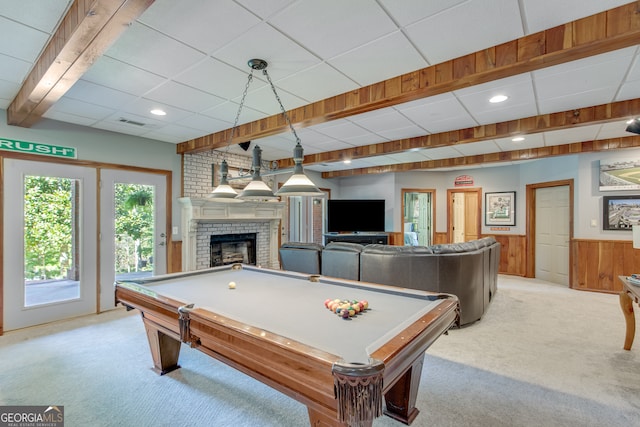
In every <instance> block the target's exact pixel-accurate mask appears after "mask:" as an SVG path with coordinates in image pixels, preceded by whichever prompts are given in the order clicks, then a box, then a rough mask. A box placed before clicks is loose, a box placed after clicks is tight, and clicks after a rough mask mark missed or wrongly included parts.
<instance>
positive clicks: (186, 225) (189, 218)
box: [178, 197, 285, 271]
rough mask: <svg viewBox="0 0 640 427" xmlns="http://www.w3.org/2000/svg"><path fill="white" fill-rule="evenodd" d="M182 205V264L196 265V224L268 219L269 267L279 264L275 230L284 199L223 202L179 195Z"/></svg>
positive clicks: (192, 267)
mask: <svg viewBox="0 0 640 427" xmlns="http://www.w3.org/2000/svg"><path fill="white" fill-rule="evenodd" d="M178 201H179V202H180V204H181V205H182V266H183V267H182V268H183V270H184V271H193V270H195V269H196V250H197V247H196V240H197V236H196V234H197V230H198V224H199V223H202V222H207V223H237V222H244V223H256V222H269V265H268V267H269V268H279V263H278V234H279V229H280V220H281V219H282V215H283V212H284V207H285V203H284V202H243V203H225V202H217V201H215V200H212V199H204V198H189V197H181V198H178Z"/></svg>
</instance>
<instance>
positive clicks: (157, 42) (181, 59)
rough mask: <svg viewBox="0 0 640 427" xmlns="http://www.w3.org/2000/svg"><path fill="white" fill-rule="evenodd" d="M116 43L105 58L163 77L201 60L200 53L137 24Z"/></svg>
mask: <svg viewBox="0 0 640 427" xmlns="http://www.w3.org/2000/svg"><path fill="white" fill-rule="evenodd" d="M119 41H120V43H116V44H114V45H112V46H111V47H110V48H109V49H108V50H107V53H106V55H107V56H109V57H111V58H113V59H116V60H118V61H122V62H125V63H128V64H131V65H133V66H134V67H137V68H140V69H143V70H146V71H150V72H152V73H155V74H158V75H160V76H163V77H172V76H174V75H176V74H178V73H180V72H181V71H182V70H183V69H184V68H185V67H190V66H192V65H194V64H195V63H197V62H198V61H202V60H203V59H204V58H205V55H204V54H203V53H202V52H198V51H197V50H195V49H193V48H191V47H189V46H186V45H185V44H183V43H180V42H179V41H177V40H174V39H172V38H170V37H168V36H166V35H164V34H162V33H160V32H158V31H155V30H153V29H151V28H148V27H146V26H144V25H141V24H139V23H134V24H132V25H131V26H130V27H129V29H128V30H127V31H125V32H124V34H122V36H121V39H120V40H119ZM169 58H170V59H169Z"/></svg>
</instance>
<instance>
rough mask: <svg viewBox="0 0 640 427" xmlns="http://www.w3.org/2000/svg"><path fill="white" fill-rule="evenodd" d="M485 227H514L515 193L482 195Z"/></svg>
mask: <svg viewBox="0 0 640 427" xmlns="http://www.w3.org/2000/svg"><path fill="white" fill-rule="evenodd" d="M484 212H485V215H484V224H485V225H516V192H515V191H506V192H502V193H485V194H484Z"/></svg>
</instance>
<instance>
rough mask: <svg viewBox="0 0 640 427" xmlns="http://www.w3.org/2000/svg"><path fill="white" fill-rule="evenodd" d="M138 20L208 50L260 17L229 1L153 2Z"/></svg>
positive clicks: (185, 42) (253, 24) (217, 47)
mask: <svg viewBox="0 0 640 427" xmlns="http://www.w3.org/2000/svg"><path fill="white" fill-rule="evenodd" d="M140 22H142V23H144V24H145V25H148V26H149V27H151V28H153V29H155V30H157V31H159V32H161V33H163V34H166V35H168V36H170V37H171V38H174V39H176V40H179V41H181V42H182V43H184V44H186V45H188V46H191V47H193V48H195V49H198V50H199V51H201V52H204V53H210V52H213V51H214V50H217V49H220V48H221V47H223V46H224V45H225V44H227V43H229V42H231V41H232V40H233V39H235V38H236V37H238V36H240V35H241V34H242V33H244V32H245V31H247V30H248V29H250V28H251V27H253V26H255V25H258V24H259V23H260V22H261V20H260V19H259V18H258V17H257V16H255V15H254V14H252V13H251V12H250V11H248V10H247V9H245V8H244V7H242V6H240V5H238V4H237V3H235V2H234V1H231V0H216V1H214V2H212V1H207V0H174V1H170V2H168V1H156V2H154V3H153V4H152V5H151V6H150V7H149V9H147V11H146V12H145V14H144V16H143V17H142V18H141V19H140Z"/></svg>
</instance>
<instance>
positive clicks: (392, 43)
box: [329, 31, 429, 86]
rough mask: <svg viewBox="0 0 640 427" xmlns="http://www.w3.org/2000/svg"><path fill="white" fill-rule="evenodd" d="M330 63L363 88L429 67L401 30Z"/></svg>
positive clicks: (331, 60)
mask: <svg viewBox="0 0 640 427" xmlns="http://www.w3.org/2000/svg"><path fill="white" fill-rule="evenodd" d="M329 63H330V64H331V65H333V66H334V67H336V68H337V69H339V70H340V71H341V72H343V73H344V74H345V75H346V76H348V77H349V78H350V79H352V80H354V81H355V82H357V83H358V84H360V85H361V86H367V85H370V84H373V83H377V82H380V81H383V80H387V79H390V78H392V77H395V76H398V75H400V74H404V73H407V72H408V71H414V70H419V69H421V68H424V67H426V66H428V65H429V64H428V63H427V62H426V61H425V60H424V58H422V56H421V55H420V53H419V52H418V51H417V50H416V49H415V47H413V45H412V44H411V43H410V42H409V40H408V39H407V38H406V37H405V35H404V34H403V33H402V32H400V31H396V32H393V33H392V34H389V35H387V36H384V37H381V38H379V39H377V40H374V41H372V42H370V43H367V44H364V45H362V46H360V47H357V48H355V49H352V50H350V51H348V52H346V53H344V54H342V55H340V56H337V57H335V58H332V59H330V60H329Z"/></svg>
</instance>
